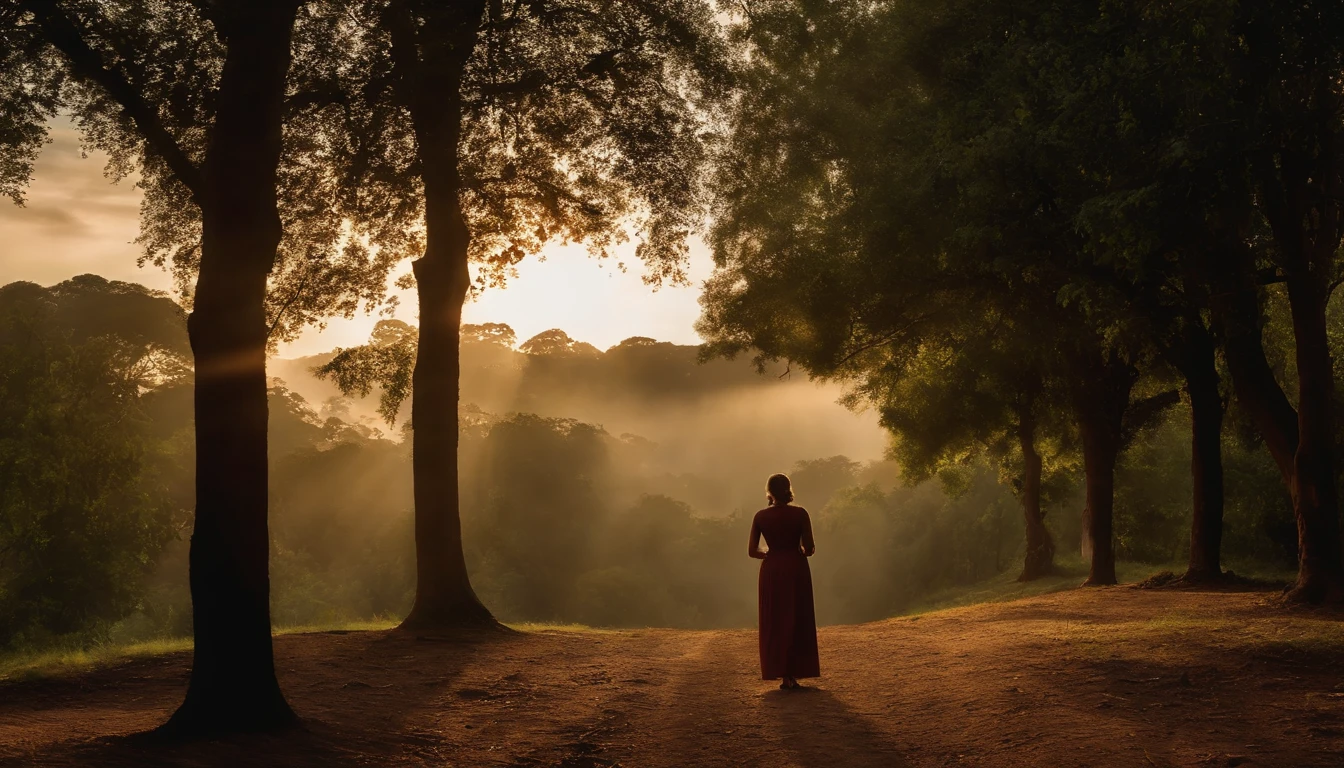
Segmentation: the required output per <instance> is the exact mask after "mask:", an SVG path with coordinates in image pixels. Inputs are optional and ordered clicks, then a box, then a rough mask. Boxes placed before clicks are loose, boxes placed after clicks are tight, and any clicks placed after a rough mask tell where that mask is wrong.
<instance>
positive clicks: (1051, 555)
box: [1017, 409, 1055, 581]
mask: <svg viewBox="0 0 1344 768" xmlns="http://www.w3.org/2000/svg"><path fill="white" fill-rule="evenodd" d="M1017 436H1018V441H1019V443H1020V444H1021V446H1022V495H1021V501H1022V515H1023V517H1024V518H1026V524H1027V555H1026V559H1025V562H1024V563H1023V564H1022V573H1021V574H1020V575H1019V576H1018V577H1017V580H1018V581H1033V580H1035V579H1039V578H1041V577H1042V576H1048V575H1049V574H1050V573H1051V572H1053V571H1054V569H1055V542H1054V540H1052V539H1051V538H1050V531H1049V530H1048V529H1047V528H1046V527H1045V514H1044V513H1043V512H1042V511H1041V454H1040V453H1039V452H1038V451H1037V450H1036V420H1035V418H1034V416H1033V415H1032V414H1031V412H1030V410H1029V409H1024V412H1023V413H1020V414H1019V415H1018V432H1017Z"/></svg>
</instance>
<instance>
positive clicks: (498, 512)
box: [0, 275, 1344, 649]
mask: <svg viewBox="0 0 1344 768" xmlns="http://www.w3.org/2000/svg"><path fill="white" fill-rule="evenodd" d="M184 321H185V315H184V313H183V312H182V310H181V308H180V307H178V305H177V304H175V303H174V302H173V301H172V300H170V299H168V298H166V297H164V296H162V295H160V294H157V293H154V292H151V291H149V290H147V289H144V288H142V287H140V286H137V285H133V284H128V283H118V282H109V281H106V280H104V279H102V278H98V277H96V276H92V275H85V276H81V277H78V278H75V279H72V280H70V281H67V282H65V283H61V284H59V285H56V286H52V287H50V288H43V287H40V286H37V285H34V284H31V283H14V284H10V285H8V286H4V287H3V288H0V371H3V375H2V376H0V435H3V436H4V437H3V438H0V614H2V615H6V616H12V617H14V621H13V622H12V623H9V624H6V625H5V626H4V637H3V638H0V642H3V643H4V644H5V645H6V646H7V647H9V648H11V649H13V648H17V647H27V648H32V647H42V646H44V645H50V644H53V643H63V644H69V643H72V642H73V643H81V644H82V643H89V642H99V641H105V640H108V639H117V640H132V639H144V638H150V637H162V636H181V635H185V634H189V633H190V630H191V613H190V602H189V593H188V589H187V540H188V537H189V530H190V528H189V523H190V511H191V504H192V498H193V488H192V471H191V466H192V458H193V457H192V449H191V446H192V434H191V431H192V429H191V380H192V377H191V369H190V366H189V365H188V364H187V358H186V354H187V350H188V346H187V341H186V334H185V325H184ZM1281 326H1282V319H1281V318H1280V319H1279V321H1278V322H1277V323H1276V322H1271V324H1270V330H1271V338H1281V336H1280V337H1276V336H1273V335H1272V333H1273V332H1278V333H1280V334H1281V333H1282V332H1283V329H1282V327H1281ZM1332 328H1335V329H1337V331H1338V333H1337V337H1339V338H1341V339H1344V323H1341V322H1340V318H1339V317H1337V316H1334V315H1332ZM404 330H405V327H404V326H402V325H401V324H399V323H397V321H383V324H382V325H380V329H379V331H376V332H375V334H374V338H375V340H376V339H378V338H380V337H381V338H387V337H388V336H389V335H390V334H391V332H393V331H404ZM1281 349H1282V348H1281V347H1280V355H1279V358H1280V363H1282V360H1283V355H1282V353H1281ZM522 350H528V351H522ZM697 356H698V349H697V348H695V347H689V346H679V345H674V344H668V343H660V342H656V341H654V340H652V339H645V338H633V339H629V340H627V341H625V342H622V343H621V344H619V345H617V346H615V347H613V348H612V349H610V350H607V351H605V352H602V351H599V350H597V349H595V348H593V347H591V346H590V345H586V344H583V343H582V342H575V341H573V340H570V339H568V337H565V336H563V334H560V333H555V332H547V333H545V334H541V335H540V337H538V339H533V340H527V341H525V342H523V343H521V344H518V343H517V340H516V339H514V338H513V337H512V334H511V331H509V330H508V329H507V326H500V325H484V326H465V327H464V342H463V347H462V358H463V361H464V366H463V404H462V406H461V423H462V429H461V442H462V452H461V467H462V477H463V478H464V479H463V526H464V540H465V542H466V556H467V562H468V564H469V567H470V569H471V577H472V582H473V584H474V585H475V587H476V589H477V591H478V592H479V594H480V595H481V597H482V600H483V601H484V602H485V603H486V604H488V605H490V606H491V608H492V610H493V611H494V612H495V613H496V615H497V616H499V617H500V619H501V620H505V621H515V622H558V623H582V624H589V625H594V626H616V627H621V626H625V627H629V626H675V627H688V628H702V627H735V626H750V625H751V624H752V623H753V622H754V620H755V600H754V597H755V593H754V587H755V569H754V567H753V566H754V565H755V563H754V562H753V561H751V560H749V559H747V558H746V557H745V556H744V553H743V551H742V550H743V547H744V545H745V542H746V531H747V528H748V523H749V520H750V515H751V514H752V513H753V512H754V511H755V510H756V509H757V508H759V507H760V506H761V505H762V504H763V496H762V494H763V490H762V488H761V486H762V484H763V482H764V478H765V477H766V475H767V474H769V473H770V472H772V471H778V470H781V469H783V470H786V471H789V472H790V473H791V474H792V476H793V480H794V483H795V486H796V488H797V489H798V493H799V502H800V503H801V504H803V505H805V506H807V507H808V508H809V509H811V511H812V513H813V516H814V518H815V520H816V528H817V536H818V541H819V543H820V549H819V554H818V555H817V557H816V559H815V562H814V569H815V577H816V583H817V604H818V614H819V617H820V619H821V620H822V621H823V622H825V623H848V622H860V621H867V620H872V619H876V618H882V617H885V616H889V615H892V614H895V613H899V612H901V611H903V610H907V609H909V608H910V607H912V606H914V605H917V604H918V603H919V601H920V600H922V599H924V598H926V597H927V595H929V594H930V593H931V592H934V591H937V590H940V589H948V588H955V587H959V586H965V585H970V584H974V583H976V582H980V581H983V580H985V579H988V578H991V577H994V576H996V575H999V574H1002V573H1006V572H1010V571H1015V570H1016V569H1019V568H1020V567H1021V562H1022V557H1023V549H1024V546H1025V542H1024V534H1023V529H1022V526H1021V522H1020V518H1021V512H1020V507H1019V502H1018V499H1017V498H1016V490H1017V489H1018V488H1020V477H1019V476H1018V474H1017V473H1015V472H1013V471H1012V469H1011V467H1007V466H1002V467H1001V466H998V465H996V464H991V463H989V462H988V461H987V460H986V459H984V458H983V456H978V455H968V456H967V457H966V460H965V461H963V462H961V463H960V464H959V465H956V466H954V467H948V468H945V469H944V470H943V471H942V472H940V473H939V475H938V476H937V477H935V478H932V479H929V480H925V481H923V482H918V483H915V484H913V485H910V486H907V485H904V484H902V482H901V478H900V473H899V470H898V468H897V466H896V465H895V463H894V462H892V461H890V460H880V459H879V458H878V457H879V455H880V449H881V445H882V444H881V442H880V439H881V438H880V435H881V433H880V431H879V430H878V429H877V428H876V426H875V425H874V424H873V423H872V422H871V421H868V420H864V419H861V418H859V417H856V416H854V415H852V414H850V413H847V412H845V411H844V410H843V409H842V408H840V407H839V406H838V405H836V404H835V403H834V400H835V398H836V397H837V395H838V394H839V393H840V390H839V389H838V388H835V387H828V388H818V387H817V386H816V385H814V384H812V383H810V382H807V381H806V380H805V379H804V378H803V377H801V376H796V375H795V376H789V377H786V378H780V373H781V371H777V370H773V369H771V370H769V371H767V372H765V373H758V372H757V371H756V370H754V368H753V367H752V366H751V365H749V364H746V363H745V362H737V363H733V362H730V361H726V360H722V359H716V360H712V361H709V362H707V363H700V362H698V360H697ZM332 357H333V355H321V356H315V357H312V358H303V359H298V360H279V359H277V360H273V361H272V366H271V370H272V371H273V373H274V374H275V378H273V379H272V383H271V387H270V390H269V395H268V403H269V409H270V435H271V449H270V461H271V509H272V514H271V535H272V548H271V568H272V589H273V593H272V594H273V597H272V601H273V611H274V616H275V621H276V623H277V625H280V626H293V625H315V624H334V623H340V622H346V621H352V620H359V619H373V618H390V619H396V618H399V617H400V616H403V615H405V612H406V611H407V610H408V609H409V607H410V604H411V600H412V598H413V593H414V588H415V578H414V559H413V558H414V551H413V531H412V528H413V526H412V523H413V501H412V496H411V487H412V486H411V463H410V455H409V448H410V446H409V443H408V441H407V440H405V439H404V438H405V435H404V434H403V432H404V431H405V430H406V429H407V428H408V425H407V422H406V420H405V419H404V418H398V419H397V420H396V421H395V422H394V423H392V424H389V423H388V422H387V421H385V420H383V419H382V418H381V417H379V416H377V415H376V413H375V412H374V406H375V404H376V402H377V400H378V397H379V392H378V391H376V390H375V391H374V392H372V393H371V394H370V396H369V397H368V398H363V399H360V398H349V397H344V396H341V395H340V394H339V392H338V391H337V390H336V388H335V386H334V385H333V384H331V383H329V382H327V381H324V380H320V379H318V378H317V377H316V376H315V375H314V374H313V369H314V368H315V367H318V366H321V365H323V364H325V363H327V362H330V360H331V358H332ZM398 416H404V414H398ZM928 416H929V418H930V419H936V418H938V417H939V414H937V413H929V414H928ZM1231 418H1232V421H1233V425H1234V427H1236V428H1233V429H1229V430H1228V433H1227V435H1226V437H1225V446H1224V449H1225V456H1226V463H1227V469H1228V471H1227V477H1228V487H1229V492H1228V508H1227V539H1226V542H1225V546H1224V551H1225V553H1226V557H1227V560H1228V562H1229V564H1230V565H1231V567H1233V568H1234V569H1241V570H1250V571H1253V572H1263V571H1272V572H1283V571H1285V570H1290V569H1291V568H1292V566H1293V564H1294V562H1295V557H1296V549H1295V546H1296V533H1295V528H1294V524H1293V516H1292V507H1291V505H1290V504H1289V502H1288V499H1287V497H1286V494H1285V493H1284V491H1283V488H1282V485H1281V484H1280V482H1279V480H1278V477H1277V474H1276V472H1275V469H1274V466H1273V464H1272V462H1271V461H1270V460H1269V458H1268V455H1267V454H1266V452H1265V451H1264V450H1263V448H1262V447H1261V446H1259V445H1258V444H1257V443H1258V440H1257V438H1256V437H1255V433H1254V432H1253V431H1252V430H1249V429H1246V428H1245V427H1244V425H1243V424H1241V422H1240V421H1238V419H1237V416H1236V412H1235V409H1234V410H1233V414H1232V417H1231ZM1187 421H1188V409H1187V406H1186V405H1185V404H1175V405H1172V406H1171V407H1169V408H1168V409H1167V410H1165V411H1164V412H1163V413H1162V414H1160V417H1159V418H1156V419H1154V420H1153V421H1152V423H1151V424H1149V425H1148V426H1147V427H1145V429H1144V430H1142V432H1141V433H1140V434H1139V435H1137V436H1136V437H1135V439H1134V440H1133V441H1132V443H1131V444H1130V446H1129V448H1128V449H1127V451H1126V452H1125V454H1124V457H1123V459H1122V462H1121V466H1120V470H1119V473H1118V478H1117V484H1118V485H1117V518H1116V526H1117V551H1118V554H1119V556H1120V558H1121V559H1122V560H1127V561H1132V562H1141V563H1149V564H1153V565H1154V566H1160V565H1166V564H1169V563H1174V562H1177V561H1179V560H1180V559H1181V558H1182V557H1183V555H1184V553H1185V551H1186V550H1187V548H1188V541H1189V530H1188V517H1189V511H1188V510H1189V496H1190V478H1189V473H1188V471H1186V467H1187V466H1188V465H1189V461H1190V455H1189V452H1190V446H1189V441H1188V426H1187ZM845 446H850V447H851V448H850V449H846V447H845ZM854 446H867V447H869V448H870V449H873V455H872V457H871V459H870V460H867V461H863V460H853V459H850V458H848V457H847V456H845V455H843V453H842V451H844V450H851V452H852V447H854ZM1059 452H1060V453H1061V454H1062V455H1064V456H1066V457H1067V455H1069V454H1070V453H1073V454H1076V452H1077V446H1074V445H1063V446H1060V447H1059ZM858 458H859V459H864V458H866V457H864V456H858ZM1079 473H1080V464H1079V460H1078V459H1077V458H1076V457H1075V458H1074V459H1072V461H1071V462H1070V461H1069V460H1067V459H1066V460H1064V461H1062V462H1060V464H1059V469H1058V470H1057V471H1055V472H1052V473H1051V475H1050V478H1049V481H1048V482H1047V483H1046V489H1045V493H1044V495H1045V498H1046V508H1047V515H1046V523H1047V525H1048V526H1049V527H1050V528H1051V531H1052V533H1053V535H1054V538H1055V540H1056V541H1058V542H1060V549H1061V558H1060V559H1061V561H1062V562H1063V563H1065V564H1067V563H1070V562H1076V561H1077V542H1078V541H1079V538H1080V530H1079V520H1080V516H1079V509H1080V507H1081V505H1082V503H1083V499H1082V490H1081V484H1080V480H1079V477H1078V475H1079Z"/></svg>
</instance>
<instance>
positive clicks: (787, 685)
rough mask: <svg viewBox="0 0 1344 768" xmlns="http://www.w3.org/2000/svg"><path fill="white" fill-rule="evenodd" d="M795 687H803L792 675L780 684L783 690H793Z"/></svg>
mask: <svg viewBox="0 0 1344 768" xmlns="http://www.w3.org/2000/svg"><path fill="white" fill-rule="evenodd" d="M794 688H802V686H801V685H799V684H798V681H797V680H794V679H793V678H792V677H786V678H784V682H782V683H780V684H779V689H780V690H781V691H791V690H793V689H794Z"/></svg>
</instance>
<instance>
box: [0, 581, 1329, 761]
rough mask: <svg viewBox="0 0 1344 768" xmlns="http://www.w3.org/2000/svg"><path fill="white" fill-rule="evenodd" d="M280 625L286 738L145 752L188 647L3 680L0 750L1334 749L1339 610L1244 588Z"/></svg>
mask: <svg viewBox="0 0 1344 768" xmlns="http://www.w3.org/2000/svg"><path fill="white" fill-rule="evenodd" d="M821 646H822V673H823V675H824V677H823V678H821V680H819V681H814V687H812V688H811V689H809V690H806V691H802V692H783V691H779V690H776V689H775V688H773V686H772V685H771V684H770V683H766V682H762V681H760V680H758V679H756V675H755V674H754V672H755V669H756V658H755V633H754V632H749V631H721V632H688V631H677V630H641V631H630V632H578V633H571V632H543V633H534V634H520V633H515V634H507V635H506V634H478V635H462V636H451V637H435V638H429V637H421V638H417V637H415V636H412V635H408V634H403V633H397V632H362V633H351V634H310V635H291V636H284V637H280V638H277V640H276V653H277V664H278V669H279V673H280V678H281V684H282V685H283V687H284V688H285V691H286V694H287V695H288V696H289V700H290V702H291V703H292V704H293V705H294V707H295V709H296V710H297V711H298V712H299V713H300V714H301V715H302V716H303V717H304V718H305V722H306V727H305V729H304V730H303V731H301V732H298V733H290V734H286V735H281V736H251V737H244V738H238V739H233V740H229V741H224V742H218V743H213V744H208V745H195V746H185V747H184V746H178V747H162V746H152V747H146V746H142V745H139V744H137V743H134V742H128V741H127V740H126V739H125V738H122V737H123V736H125V735H127V734H133V733H136V732H138V731H143V730H146V729H149V728H152V727H153V726H155V725H157V724H159V723H161V722H162V721H163V720H164V719H165V718H166V717H167V715H168V714H169V713H170V712H171V711H172V708H173V707H174V706H175V705H176V704H177V703H178V702H179V701H180V699H181V696H182V694H183V690H184V687H185V681H186V674H187V664H188V662H189V659H188V658H186V657H185V656H182V655H178V656H169V657H163V658H159V659H149V660H142V661H135V662H128V663H125V664H123V665H121V666H118V667H115V668H111V669H106V670H101V671H98V672H95V673H91V674H88V675H85V676H82V677H79V678H76V679H69V680H57V681H50V680H49V681H39V682H26V683H11V684H0V765H81V766H82V765H118V766H120V765H125V766H132V765H134V766H140V765H172V766H235V765H314V766H317V765H321V766H331V765H435V766H443V765H448V766H517V767H522V766H565V767H566V768H598V767H611V766H618V765H619V766H626V767H627V768H642V767H643V766H650V767H652V768H658V767H660V766H668V767H670V766H744V765H746V766H750V765H769V766H820V767H821V768H840V767H842V766H941V765H984V766H1023V765H1040V766H1113V765H1114V766H1148V765H1155V766H1167V765H1180V766H1236V765H1248V766H1249V765H1255V766H1309V765H1320V766H1339V765H1344V620H1341V618H1340V617H1339V616H1337V615H1330V616H1322V615H1320V614H1314V613H1305V614H1304V613H1285V612H1284V611H1283V610H1281V609H1279V608H1277V607H1274V606H1273V604H1272V603H1271V602H1270V600H1269V598H1268V597H1267V596H1265V595H1263V594H1254V593H1217V594H1209V593H1186V592H1154V591H1140V590H1135V589H1128V588H1115V589H1106V590H1087V591H1075V592H1068V593H1062V594H1057V595H1051V596H1046V597H1041V598H1032V599H1028V600H1022V601H1018V602H1014V603H1002V604H995V605H987V606H977V607H972V608H964V609H958V610H953V611H944V612H940V613H936V614H928V615H926V616H923V617H917V618H907V619H893V620H890V621H883V622H877V623H873V624H864V625H860V626H847V627H831V628H825V629H823V630H822V632H821Z"/></svg>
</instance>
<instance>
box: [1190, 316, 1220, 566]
mask: <svg viewBox="0 0 1344 768" xmlns="http://www.w3.org/2000/svg"><path fill="white" fill-rule="evenodd" d="M1183 346H1184V349H1183V350H1182V355H1181V359H1182V364H1181V366H1180V367H1181V371H1182V373H1183V374H1184V376H1185V389H1186V393H1187V394H1188V395H1189V396H1190V413H1191V437H1190V473H1191V478H1192V480H1193V486H1194V499H1193V502H1194V503H1193V512H1192V516H1191V523H1190V563H1189V565H1188V567H1187V568H1186V572H1185V578H1186V579H1187V580H1189V581H1209V580H1213V579H1219V578H1222V575H1223V569H1222V554H1221V553H1222V543H1223V452H1222V440H1223V400H1222V395H1221V393H1220V392H1219V391H1218V368H1217V363H1216V361H1215V359H1214V352H1215V346H1214V341H1213V337H1212V336H1211V335H1210V334H1209V332H1208V329H1207V328H1205V327H1204V325H1203V323H1202V322H1200V321H1198V320H1191V322H1190V325H1189V327H1188V329H1187V331H1186V333H1185V338H1184V343H1183Z"/></svg>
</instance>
